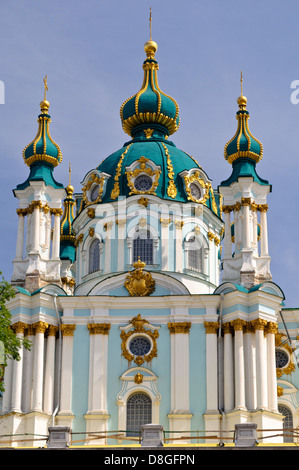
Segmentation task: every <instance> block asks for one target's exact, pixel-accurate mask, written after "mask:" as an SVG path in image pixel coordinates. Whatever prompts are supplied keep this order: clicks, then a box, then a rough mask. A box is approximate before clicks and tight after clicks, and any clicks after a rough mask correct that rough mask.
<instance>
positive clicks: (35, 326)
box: [32, 321, 49, 334]
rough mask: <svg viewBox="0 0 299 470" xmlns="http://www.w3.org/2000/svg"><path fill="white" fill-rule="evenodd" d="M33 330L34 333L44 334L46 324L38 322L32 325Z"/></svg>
mask: <svg viewBox="0 0 299 470" xmlns="http://www.w3.org/2000/svg"><path fill="white" fill-rule="evenodd" d="M32 326H33V330H34V332H35V334H36V333H42V334H44V333H45V331H46V329H47V328H48V326H49V325H48V323H46V322H44V321H38V322H36V323H33V325H32Z"/></svg>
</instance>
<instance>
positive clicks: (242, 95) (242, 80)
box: [240, 70, 243, 96]
mask: <svg viewBox="0 0 299 470" xmlns="http://www.w3.org/2000/svg"><path fill="white" fill-rule="evenodd" d="M240 82H241V96H243V73H242V70H241V80H240Z"/></svg>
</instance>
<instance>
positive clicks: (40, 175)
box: [17, 77, 63, 189]
mask: <svg viewBox="0 0 299 470" xmlns="http://www.w3.org/2000/svg"><path fill="white" fill-rule="evenodd" d="M44 84H45V94H44V99H43V101H41V103H40V108H41V113H40V114H39V116H38V119H37V122H38V131H37V134H36V137H35V138H34V139H33V140H32V142H30V144H28V145H27V146H26V147H25V148H24V150H23V159H24V161H25V163H26V165H28V166H29V168H30V175H29V177H28V179H27V180H26V181H25V182H24V183H22V184H20V185H18V186H17V189H24V188H25V187H27V186H29V184H30V181H44V182H45V184H46V185H48V186H52V187H53V188H63V185H62V184H60V183H57V181H55V179H54V177H53V170H54V168H55V167H56V166H57V165H58V164H59V163H60V162H61V160H62V153H61V150H60V147H59V145H58V144H56V142H54V141H53V139H52V137H51V135H50V131H49V124H50V122H51V116H50V115H49V114H48V111H49V107H50V103H49V101H48V100H47V99H46V90H48V87H47V77H46V78H45V79H44Z"/></svg>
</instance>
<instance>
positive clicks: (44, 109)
mask: <svg viewBox="0 0 299 470" xmlns="http://www.w3.org/2000/svg"><path fill="white" fill-rule="evenodd" d="M43 82H44V99H43V101H42V102H41V104H40V109H41V112H42V113H43V114H47V113H48V111H49V107H50V103H49V101H47V91H48V90H49V88H48V82H47V75H46V76H45V78H43Z"/></svg>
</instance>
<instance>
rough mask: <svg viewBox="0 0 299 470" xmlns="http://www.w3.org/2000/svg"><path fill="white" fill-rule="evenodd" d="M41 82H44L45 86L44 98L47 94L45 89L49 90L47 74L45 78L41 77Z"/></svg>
mask: <svg viewBox="0 0 299 470" xmlns="http://www.w3.org/2000/svg"><path fill="white" fill-rule="evenodd" d="M43 82H44V87H45V92H44V100H45V99H46V95H47V91H48V90H49V89H48V83H47V75H46V76H45V78H43Z"/></svg>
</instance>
